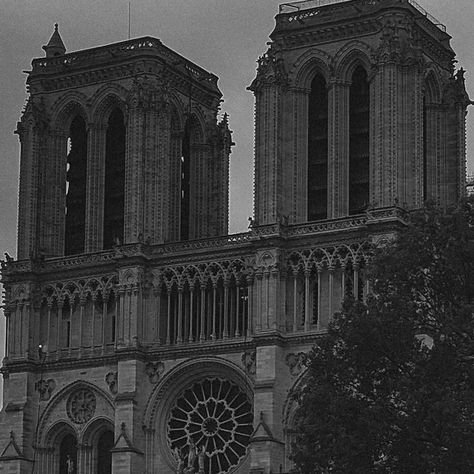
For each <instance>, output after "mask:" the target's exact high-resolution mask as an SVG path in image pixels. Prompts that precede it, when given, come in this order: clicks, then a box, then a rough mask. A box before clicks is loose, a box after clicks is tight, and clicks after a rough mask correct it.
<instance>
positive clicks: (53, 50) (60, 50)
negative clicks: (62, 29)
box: [43, 23, 66, 58]
mask: <svg viewBox="0 0 474 474" xmlns="http://www.w3.org/2000/svg"><path fill="white" fill-rule="evenodd" d="M43 49H44V50H45V51H46V57H47V58H52V57H54V56H61V55H62V54H65V53H66V46H64V43H63V40H62V38H61V35H60V34H59V31H58V24H57V23H56V24H55V25H54V33H53V34H52V36H51V38H50V39H49V42H48V44H47V45H46V46H43Z"/></svg>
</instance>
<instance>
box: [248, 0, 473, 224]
mask: <svg viewBox="0 0 474 474" xmlns="http://www.w3.org/2000/svg"><path fill="white" fill-rule="evenodd" d="M271 39H272V43H271V46H270V48H269V50H268V51H267V53H266V54H265V55H264V56H263V57H262V58H261V59H260V60H259V67H258V74H257V77H256V79H255V81H254V82H253V83H252V85H251V87H250V89H251V90H252V91H253V92H254V93H255V97H256V145H255V146H256V160H255V166H256V168H255V182H256V190H255V219H256V222H257V224H269V223H272V222H276V221H277V220H279V219H281V218H282V217H284V218H285V219H287V220H288V222H289V223H292V224H297V223H303V222H307V221H312V220H318V219H326V218H339V217H344V216H348V215H353V214H357V213H360V212H365V211H366V210H369V209H377V208H383V207H387V206H393V205H396V206H400V207H403V208H405V209H414V208H418V207H421V206H422V205H423V203H424V202H425V201H426V200H434V201H436V202H437V203H439V204H441V205H444V206H447V205H450V204H452V203H454V202H455V201H456V200H457V199H458V198H459V197H460V196H461V195H462V194H463V192H464V180H465V136H464V130H465V115H466V107H467V104H469V98H468V97H467V94H466V92H465V88H464V79H463V71H462V70H461V71H459V72H458V73H456V74H455V71H454V52H453V50H452V49H451V46H450V36H449V35H448V34H447V33H446V30H445V27H444V26H443V25H441V24H440V23H439V22H438V21H437V20H436V19H433V18H432V17H431V16H429V15H428V14H427V13H426V12H425V11H424V10H423V9H421V7H419V5H418V4H417V3H416V2H414V1H410V0H352V1H350V2H331V1H321V0H319V1H317V0H313V1H306V2H294V3H288V4H283V5H282V6H281V7H280V15H278V16H277V20H276V27H275V29H274V31H273V33H272V34H271Z"/></svg>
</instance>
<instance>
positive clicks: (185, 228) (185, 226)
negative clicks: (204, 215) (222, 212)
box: [180, 120, 191, 240]
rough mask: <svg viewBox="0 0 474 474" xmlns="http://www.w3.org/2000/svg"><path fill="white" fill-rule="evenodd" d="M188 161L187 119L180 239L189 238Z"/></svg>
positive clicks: (183, 154) (184, 143) (182, 160)
mask: <svg viewBox="0 0 474 474" xmlns="http://www.w3.org/2000/svg"><path fill="white" fill-rule="evenodd" d="M190 161H191V123H190V121H189V120H188V121H187V122H186V126H185V127H184V136H183V142H182V148H181V225H180V229H181V230H180V237H181V240H187V239H189V218H190V215H189V210H190V199H189V198H190Z"/></svg>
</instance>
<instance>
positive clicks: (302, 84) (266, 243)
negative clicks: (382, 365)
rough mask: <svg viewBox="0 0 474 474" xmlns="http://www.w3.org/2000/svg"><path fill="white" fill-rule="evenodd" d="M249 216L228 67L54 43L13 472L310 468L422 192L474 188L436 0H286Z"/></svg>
mask: <svg viewBox="0 0 474 474" xmlns="http://www.w3.org/2000/svg"><path fill="white" fill-rule="evenodd" d="M270 38H271V42H270V43H269V48H268V50H267V52H266V53H265V54H264V55H263V56H262V57H261V58H259V60H258V69H257V72H256V77H255V79H254V81H253V82H252V84H251V85H250V86H249V90H250V91H251V93H253V94H254V96H255V160H254V163H255V168H254V213H253V218H252V219H251V221H250V226H249V230H248V232H245V233H241V234H232V235H229V234H228V204H229V191H228V188H229V160H230V156H231V150H232V146H233V137H232V132H231V130H230V127H231V120H230V119H229V117H228V116H227V115H226V114H222V113H221V111H220V103H221V100H222V93H221V92H220V90H219V88H218V85H217V82H218V78H217V77H216V76H215V75H214V74H212V73H210V72H208V71H206V70H204V69H202V68H201V67H199V66H198V65H196V64H194V63H193V62H191V61H189V60H188V59H186V58H184V57H182V56H181V55H179V54H178V53H176V52H175V51H173V50H172V49H170V48H169V47H167V46H165V44H163V43H162V41H160V40H159V39H156V38H152V37H142V38H136V39H131V40H128V41H123V42H120V43H114V44H109V45H106V46H100V47H97V48H92V49H87V50H81V51H76V52H67V51H66V48H65V46H64V43H63V41H62V39H61V36H60V34H59V30H58V27H57V26H56V27H55V30H54V32H53V35H52V36H51V39H50V41H49V42H48V44H47V45H46V46H44V47H43V49H44V50H45V56H44V57H42V58H37V59H34V60H33V62H32V67H31V70H30V71H29V74H28V79H27V90H28V94H29V97H28V101H27V104H26V106H25V108H24V110H23V113H22V115H21V120H20V122H19V123H18V126H17V130H16V133H17V135H18V138H19V142H20V147H21V156H20V181H19V188H20V189H19V216H18V250H17V258H15V259H14V258H10V257H9V258H7V259H6V261H4V262H2V281H3V284H4V287H5V302H4V303H5V306H4V311H5V316H6V327H7V331H6V354H5V359H4V361H3V368H2V373H3V377H4V406H3V409H2V411H1V413H0V473H8V474H27V473H28V474H31V473H34V474H110V473H114V474H139V473H146V474H155V473H160V474H174V473H183V474H184V473H187V474H192V473H196V474H198V473H199V474H230V473H235V474H249V473H251V474H270V473H274V474H275V473H289V472H291V471H292V469H293V464H292V461H291V458H290V454H291V443H292V440H293V436H294V435H293V417H294V413H295V409H296V406H295V403H294V402H293V400H292V397H291V390H292V388H294V387H296V386H298V385H299V384H302V383H304V373H305V358H306V354H307V353H308V351H309V350H310V349H311V347H312V346H313V345H314V343H315V341H316V340H317V338H318V336H319V335H321V334H323V333H324V331H325V330H326V328H327V325H328V323H329V321H330V320H331V317H332V315H333V314H334V313H335V312H337V311H338V310H339V309H340V307H341V302H342V300H343V298H344V297H345V296H347V295H352V296H354V297H355V298H359V299H361V300H364V299H365V298H366V296H367V294H368V293H369V292H370V285H369V283H368V281H367V279H366V278H365V269H366V267H367V265H368V263H369V261H370V258H371V255H372V252H373V250H374V249H375V248H376V247H378V246H381V245H386V244H388V243H389V242H390V240H391V239H392V238H393V236H394V234H395V233H396V232H397V230H398V229H400V228H401V227H403V226H404V225H405V222H406V215H407V213H408V212H409V211H411V210H414V209H418V208H420V207H422V206H423V204H424V203H425V202H426V201H434V202H436V203H437V204H438V205H440V206H443V207H447V206H450V205H451V204H454V203H455V202H456V201H457V200H458V199H459V198H460V197H462V196H463V195H464V192H465V179H466V169H465V168H466V156H465V155H466V151H465V117H466V110H467V106H468V104H469V103H470V101H469V97H468V95H467V93H466V90H465V85H464V71H463V70H462V69H461V70H458V71H456V70H455V67H454V64H455V53H454V51H453V50H452V48H451V46H450V39H451V37H450V36H449V35H448V33H447V32H446V29H445V27H444V26H443V25H442V24H441V23H439V22H438V21H437V20H436V19H434V18H433V17H431V16H430V15H429V14H428V13H427V12H426V11H424V10H423V9H422V8H421V7H420V6H419V5H418V4H417V3H416V2H414V1H413V0H346V1H341V0H307V1H302V2H292V3H286V4H282V5H281V6H280V8H279V11H278V14H277V16H276V18H275V27H274V30H273V32H272V33H271V34H270Z"/></svg>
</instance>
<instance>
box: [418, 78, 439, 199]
mask: <svg viewBox="0 0 474 474" xmlns="http://www.w3.org/2000/svg"><path fill="white" fill-rule="evenodd" d="M439 100H440V91H439V86H438V82H437V80H436V78H435V77H434V74H433V73H432V72H430V73H429V74H428V76H427V77H426V79H425V84H424V93H423V183H422V185H423V200H424V201H426V200H431V199H439V189H438V180H439V164H438V163H437V158H438V147H439V123H438V121H439Z"/></svg>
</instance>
